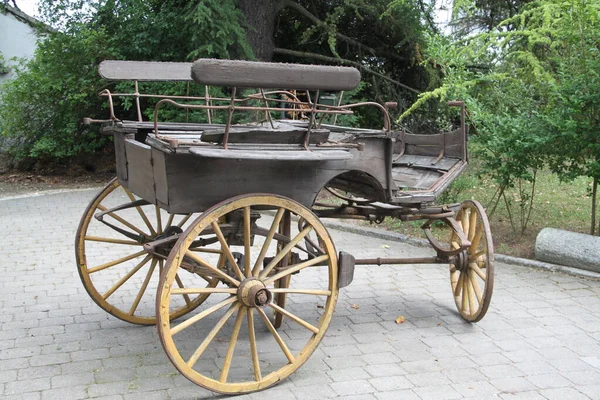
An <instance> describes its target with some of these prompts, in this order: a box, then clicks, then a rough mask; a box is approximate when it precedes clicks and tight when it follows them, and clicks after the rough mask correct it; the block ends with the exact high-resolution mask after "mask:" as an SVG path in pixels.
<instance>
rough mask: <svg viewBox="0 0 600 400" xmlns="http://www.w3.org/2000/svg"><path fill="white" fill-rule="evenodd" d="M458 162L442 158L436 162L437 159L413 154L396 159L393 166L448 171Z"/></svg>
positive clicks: (455, 159) (456, 159)
mask: <svg viewBox="0 0 600 400" xmlns="http://www.w3.org/2000/svg"><path fill="white" fill-rule="evenodd" d="M436 161H437V162H436ZM459 161H460V160H459V159H458V158H449V157H442V158H441V159H439V161H438V158H437V157H433V156H418V155H413V154H404V155H403V156H402V157H399V158H398V159H396V160H395V161H394V163H393V165H394V166H405V167H418V168H426V169H433V170H442V171H448V170H449V169H450V168H452V167H453V166H455V165H456V163H457V162H459Z"/></svg>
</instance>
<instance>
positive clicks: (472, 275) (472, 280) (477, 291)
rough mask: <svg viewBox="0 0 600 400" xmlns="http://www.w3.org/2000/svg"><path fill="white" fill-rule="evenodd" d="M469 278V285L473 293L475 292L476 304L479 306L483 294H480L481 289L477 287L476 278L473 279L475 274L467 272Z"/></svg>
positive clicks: (471, 271)
mask: <svg viewBox="0 0 600 400" xmlns="http://www.w3.org/2000/svg"><path fill="white" fill-rule="evenodd" d="M469 271H470V272H469V278H470V279H471V285H472V286H473V291H474V292H475V296H476V297H477V302H478V303H479V304H481V303H482V301H483V294H482V293H481V288H480V287H479V282H477V278H476V277H475V272H474V271H473V270H469Z"/></svg>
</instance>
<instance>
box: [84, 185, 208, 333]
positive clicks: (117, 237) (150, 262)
mask: <svg viewBox="0 0 600 400" xmlns="http://www.w3.org/2000/svg"><path fill="white" fill-rule="evenodd" d="M127 205H129V206H127ZM191 220H193V218H192V214H188V215H171V214H168V213H166V212H165V211H164V210H161V209H160V208H158V207H156V206H155V205H153V204H145V202H143V201H141V200H140V199H139V198H137V197H136V196H134V195H133V194H132V193H131V192H130V191H129V190H128V189H126V188H124V187H122V186H121V185H120V184H119V182H118V180H117V179H116V178H115V179H113V180H112V181H110V182H109V183H108V185H106V187H105V188H104V189H103V190H102V191H101V192H100V193H98V195H96V197H95V198H94V199H93V200H92V202H91V203H90V204H89V205H88V207H87V209H86V210H85V212H84V214H83V217H82V218H81V222H80V224H79V228H78V229H77V235H76V238H75V257H76V260H77V267H78V271H79V276H80V277H81V281H82V282H83V286H84V287H85V290H86V291H87V292H88V294H89V295H90V297H91V298H92V299H93V300H94V302H96V304H98V305H99V306H100V307H101V308H102V309H104V310H105V311H107V312H108V313H110V314H112V315H114V316H115V317H117V318H120V319H122V320H124V321H127V322H131V323H134V324H141V325H154V324H156V315H155V311H156V308H155V297H154V296H155V293H156V290H157V287H158V280H159V277H160V273H161V271H162V270H163V267H164V263H165V260H166V257H167V254H168V251H169V250H170V248H172V246H173V244H174V243H175V240H173V241H172V242H171V243H168V241H167V243H165V244H164V245H162V247H158V248H156V249H155V250H156V251H155V252H149V251H148V250H147V246H146V248H145V247H144V245H148V244H152V242H153V241H155V240H158V239H165V238H168V237H169V236H172V235H175V236H173V238H176V235H177V234H179V233H181V232H182V231H183V229H185V227H186V224H189V222H190V221H191ZM200 284H204V285H205V286H215V285H216V284H217V280H216V279H210V278H207V277H203V276H200V275H198V274H190V273H179V274H178V275H177V277H176V279H175V285H176V286H177V287H187V286H189V285H191V286H194V287H197V286H198V285H200ZM205 297H206V295H202V294H199V295H196V296H185V297H183V298H181V299H180V300H181V301H180V302H177V303H173V304H171V308H170V311H169V313H170V317H171V318H177V317H179V316H182V315H184V314H186V313H187V312H189V311H191V310H193V309H194V308H196V307H197V306H198V305H199V304H201V303H202V301H203V300H204V298H205Z"/></svg>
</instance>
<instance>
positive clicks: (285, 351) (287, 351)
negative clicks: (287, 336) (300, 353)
mask: <svg viewBox="0 0 600 400" xmlns="http://www.w3.org/2000/svg"><path fill="white" fill-rule="evenodd" d="M256 311H257V312H258V315H260V317H261V318H262V319H263V321H264V322H265V325H267V328H269V331H270V332H271V334H272V335H273V337H275V340H276V341H277V344H278V345H279V347H281V351H283V354H285V356H286V357H287V359H288V361H289V362H290V363H293V362H294V356H293V355H292V353H291V352H290V349H289V348H288V347H287V345H286V344H285V342H284V341H283V339H282V338H281V336H279V333H278V332H277V330H276V329H275V327H274V326H273V324H272V323H271V320H269V317H267V315H266V314H265V312H264V311H263V310H262V309H260V308H256Z"/></svg>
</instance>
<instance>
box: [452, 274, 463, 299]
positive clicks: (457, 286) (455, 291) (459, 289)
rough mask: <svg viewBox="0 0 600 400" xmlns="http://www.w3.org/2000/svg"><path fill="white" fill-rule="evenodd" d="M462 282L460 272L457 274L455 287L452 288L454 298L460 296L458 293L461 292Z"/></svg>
mask: <svg viewBox="0 0 600 400" xmlns="http://www.w3.org/2000/svg"><path fill="white" fill-rule="evenodd" d="M462 281H463V274H462V273H461V272H458V280H457V281H456V286H455V287H454V297H458V296H460V292H461V290H462Z"/></svg>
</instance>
